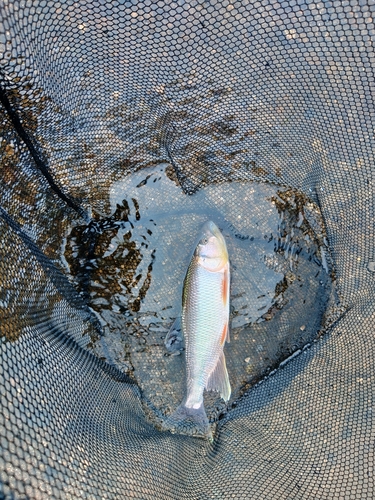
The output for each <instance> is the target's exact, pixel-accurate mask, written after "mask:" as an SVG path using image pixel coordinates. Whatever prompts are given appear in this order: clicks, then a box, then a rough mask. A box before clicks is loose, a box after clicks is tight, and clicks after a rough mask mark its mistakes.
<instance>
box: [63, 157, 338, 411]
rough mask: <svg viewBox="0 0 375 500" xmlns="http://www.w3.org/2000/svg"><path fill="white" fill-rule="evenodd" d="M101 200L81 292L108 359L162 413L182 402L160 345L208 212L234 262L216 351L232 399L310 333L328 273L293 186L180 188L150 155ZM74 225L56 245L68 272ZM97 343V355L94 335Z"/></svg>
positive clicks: (308, 209)
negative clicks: (222, 342) (146, 164)
mask: <svg viewBox="0 0 375 500" xmlns="http://www.w3.org/2000/svg"><path fill="white" fill-rule="evenodd" d="M109 199H110V206H111V213H112V214H113V217H112V224H111V227H110V228H109V229H108V230H106V231H103V233H102V234H101V235H100V236H99V238H98V239H97V241H96V244H95V249H94V250H93V252H92V255H91V257H92V258H91V260H90V261H89V270H87V272H88V274H87V275H88V276H89V279H88V280H87V288H88V289H87V293H88V295H89V298H90V305H91V307H92V308H93V309H94V310H95V311H96V312H97V313H98V314H99V317H100V318H101V321H102V324H103V327H104V329H105V332H106V336H105V339H104V340H105V342H106V346H107V348H108V352H109V353H110V355H111V361H112V362H114V363H115V364H116V365H118V366H119V367H120V368H121V369H123V370H125V371H127V370H131V371H132V372H133V375H134V377H135V378H136V379H137V381H138V383H139V384H140V386H141V388H142V389H143V391H144V394H145V395H146V397H147V398H148V399H149V400H150V401H151V402H152V404H153V405H154V406H155V407H156V408H157V409H158V410H161V412H162V413H165V412H168V411H170V410H171V409H172V408H174V407H175V406H176V405H177V404H178V403H179V401H180V400H181V397H182V392H183V387H184V377H183V369H184V366H183V356H178V357H175V356H169V355H168V354H167V352H166V350H165V347H164V342H163V339H164V337H165V335H166V333H167V331H168V328H169V327H170V325H171V324H172V322H173V320H174V319H175V318H176V316H178V315H179V314H180V307H181V291H182V284H183V279H184V277H185V273H186V269H187V266H188V263H189V260H190V257H191V253H192V251H193V249H194V246H195V242H196V238H197V235H198V233H199V230H200V228H201V226H202V225H203V223H204V222H206V221H207V220H209V219H211V220H213V221H214V222H215V223H216V224H217V225H218V226H219V227H220V229H221V230H222V232H223V234H224V237H225V239H226V242H227V246H228V252H229V257H230V263H231V343H230V344H229V345H228V346H227V347H226V348H225V351H226V357H227V365H228V371H229V375H230V379H231V384H232V389H233V398H236V397H238V395H239V394H240V393H241V391H242V390H243V388H244V387H246V386H247V384H248V383H249V382H250V383H251V381H254V380H256V379H258V378H259V377H260V376H261V375H263V374H264V373H266V370H269V369H271V368H272V367H273V366H274V365H275V364H276V363H277V362H280V361H282V359H285V358H286V357H288V356H289V355H290V353H291V352H293V350H295V349H296V348H298V347H301V346H302V345H305V344H306V343H307V342H309V341H311V340H312V339H313V338H315V337H316V335H317V331H318V329H319V327H320V324H321V319H322V315H323V312H324V308H325V305H326V302H327V297H328V289H329V284H330V276H329V274H328V273H327V272H326V271H328V269H327V264H325V267H326V270H324V269H323V267H322V259H321V256H322V255H325V252H324V250H323V243H322V241H323V238H324V232H323V230H322V228H321V227H320V226H319V214H318V213H317V211H316V210H315V208H314V207H313V205H312V204H311V203H309V202H308V200H307V199H306V198H304V197H303V196H302V195H300V194H298V193H296V192H294V191H288V190H286V189H285V188H280V187H279V186H275V185H271V184H260V183H254V182H252V183H251V182H248V183H245V182H243V183H239V182H232V183H223V184H213V185H210V186H208V187H206V188H204V189H202V190H200V191H198V192H196V193H195V194H194V195H190V196H188V195H186V194H184V192H183V191H182V189H181V188H180V186H179V185H178V183H177V181H176V179H175V177H174V173H173V170H172V169H171V167H169V166H167V165H159V166H158V167H153V168H149V169H143V170H140V171H138V172H137V173H135V174H132V175H129V176H127V177H125V178H124V179H122V180H120V181H117V182H115V183H114V184H113V185H112V186H111V188H110V192H109ZM313 226H315V227H314V229H315V231H313V230H312V229H311V228H312V227H313ZM80 235H82V233H81V232H80V231H79V228H73V230H72V232H71V235H70V236H68V239H67V245H66V252H65V258H66V261H67V262H68V263H69V265H70V268H71V270H72V274H76V275H77V274H79V273H81V274H82V273H85V270H84V269H83V270H82V269H79V264H78V263H77V262H78V261H79V247H80ZM322 252H323V253H322ZM324 263H325V262H324ZM86 264H87V263H86ZM86 264H85V265H86ZM77 269H79V270H78V271H77ZM94 349H96V352H97V353H98V355H101V356H104V357H106V353H105V352H103V351H102V350H101V349H100V346H96V347H94ZM207 405H208V414H209V415H211V417H213V416H214V415H215V414H216V413H217V411H220V410H221V409H222V408H223V403H222V402H221V401H220V400H219V398H218V397H217V396H216V395H213V394H210V395H209V396H208V397H207V398H206V406H207Z"/></svg>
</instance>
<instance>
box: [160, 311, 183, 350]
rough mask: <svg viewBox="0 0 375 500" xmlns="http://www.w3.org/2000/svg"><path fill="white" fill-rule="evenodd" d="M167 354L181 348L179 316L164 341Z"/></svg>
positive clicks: (181, 336)
mask: <svg viewBox="0 0 375 500" xmlns="http://www.w3.org/2000/svg"><path fill="white" fill-rule="evenodd" d="M164 344H165V347H166V348H167V351H168V352H176V351H181V350H182V348H183V335H182V325H181V316H177V318H176V319H175V320H174V322H173V324H172V326H171V327H170V329H169V332H168V333H167V336H166V337H165V340H164Z"/></svg>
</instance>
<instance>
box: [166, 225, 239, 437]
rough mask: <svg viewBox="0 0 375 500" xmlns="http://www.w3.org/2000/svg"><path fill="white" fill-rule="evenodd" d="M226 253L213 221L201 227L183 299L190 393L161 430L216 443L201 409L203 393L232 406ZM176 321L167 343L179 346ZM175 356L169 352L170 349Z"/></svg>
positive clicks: (228, 273) (187, 385)
mask: <svg viewBox="0 0 375 500" xmlns="http://www.w3.org/2000/svg"><path fill="white" fill-rule="evenodd" d="M229 284H230V270H229V259H228V251H227V247H226V244H225V240H224V237H223V235H222V234H221V232H220V230H219V228H218V227H217V226H216V224H214V223H213V222H212V221H208V222H206V223H205V224H204V226H203V227H202V231H201V234H200V237H199V242H198V244H197V246H196V248H195V251H194V254H193V256H192V258H191V261H190V265H189V268H188V271H187V273H186V277H185V281H184V287H183V293H182V317H181V327H182V333H183V337H184V339H185V360H186V393H185V397H184V399H183V401H182V403H181V404H180V406H179V407H178V408H177V409H176V411H175V412H174V413H172V415H170V416H169V417H168V418H167V419H166V421H165V422H164V424H163V427H164V428H165V429H169V430H171V431H172V432H179V433H187V434H197V435H203V436H206V437H208V438H212V434H211V429H210V425H209V422H208V419H207V415H206V412H205V409H204V405H203V391H204V389H207V390H208V391H217V392H219V393H220V395H221V397H222V398H223V399H224V400H225V401H228V400H229V398H230V394H231V387H230V383H229V377H228V372H227V368H226V364H225V357H224V352H223V348H224V344H225V341H227V342H229ZM178 331H179V325H178V320H177V321H176V322H175V323H174V324H173V325H172V328H171V330H170V333H169V335H168V336H167V338H166V340H165V342H166V345H167V346H171V345H172V344H174V343H175V344H176V345H178V346H179V345H180V342H179V341H178V339H177V341H176V338H177V337H176V332H178ZM170 350H171V349H170Z"/></svg>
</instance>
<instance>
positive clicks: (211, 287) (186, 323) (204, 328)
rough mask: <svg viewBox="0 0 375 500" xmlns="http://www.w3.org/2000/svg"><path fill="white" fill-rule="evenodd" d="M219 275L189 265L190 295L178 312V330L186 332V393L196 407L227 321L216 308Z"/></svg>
mask: <svg viewBox="0 0 375 500" xmlns="http://www.w3.org/2000/svg"><path fill="white" fill-rule="evenodd" d="M223 274H224V273H223V272H216V273H212V272H210V271H207V270H205V269H204V268H202V267H201V266H199V265H193V266H189V271H188V275H189V279H188V280H187V281H186V286H187V287H189V289H190V290H191V293H189V294H188V297H189V298H188V299H187V300H186V302H185V304H184V307H183V309H182V327H183V331H184V332H189V334H188V335H186V371H187V392H188V394H189V393H190V394H192V397H191V398H190V399H191V401H192V402H193V401H194V402H195V403H196V404H197V403H198V402H199V403H201V402H202V398H203V389H204V388H205V387H206V385H207V381H208V377H209V375H210V373H211V372H212V371H213V370H214V368H215V366H216V365H217V362H218V359H219V356H220V354H221V351H222V347H221V345H220V343H219V342H218V341H217V338H218V337H220V336H221V333H222V330H223V328H224V325H225V324H226V323H227V321H228V314H226V311H225V310H224V308H223V307H220V305H221V303H222V297H221V296H222V280H223ZM195 395H196V397H195Z"/></svg>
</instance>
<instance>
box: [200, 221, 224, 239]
mask: <svg viewBox="0 0 375 500" xmlns="http://www.w3.org/2000/svg"><path fill="white" fill-rule="evenodd" d="M202 233H204V235H205V236H207V237H210V236H215V237H216V238H218V237H220V236H221V237H222V234H221V232H220V229H219V228H218V227H217V225H216V224H215V222H213V221H212V220H209V221H207V222H205V223H204V224H203V226H202Z"/></svg>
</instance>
